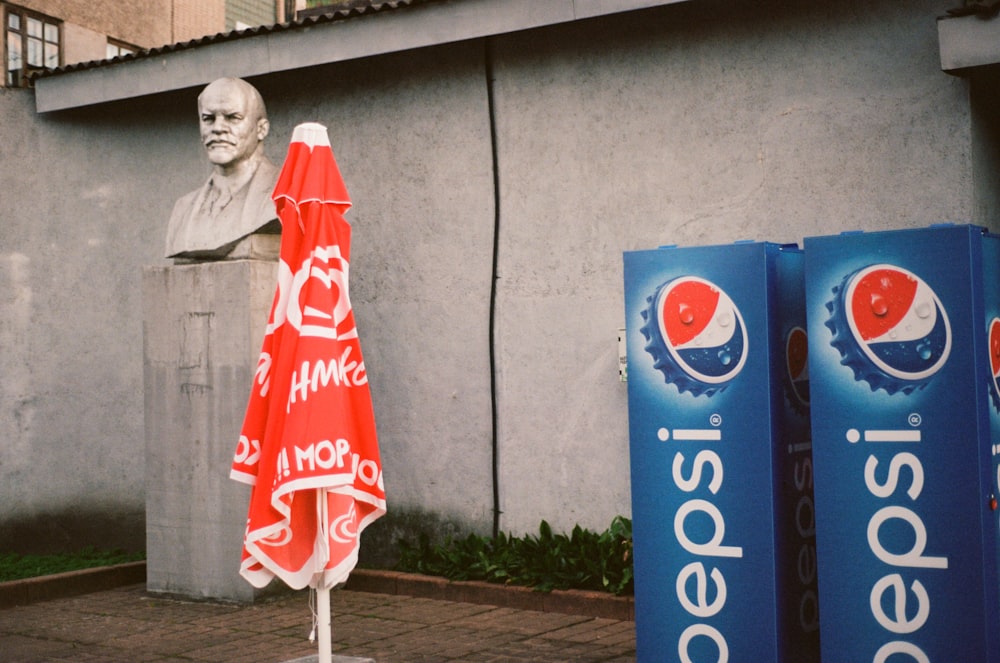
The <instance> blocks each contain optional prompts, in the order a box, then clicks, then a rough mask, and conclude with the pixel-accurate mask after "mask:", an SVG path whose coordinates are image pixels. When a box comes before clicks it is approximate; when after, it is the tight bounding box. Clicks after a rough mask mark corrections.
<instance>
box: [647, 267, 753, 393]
mask: <svg viewBox="0 0 1000 663" xmlns="http://www.w3.org/2000/svg"><path fill="white" fill-rule="evenodd" d="M651 301H652V307H651V313H653V314H654V315H653V316H651V317H653V318H654V320H655V323H656V325H655V326H656V331H657V335H658V336H659V338H660V339H661V340H662V343H663V346H664V348H665V349H666V351H667V355H668V360H669V362H670V363H671V364H673V366H675V367H676V368H677V369H679V373H680V374H682V375H681V376H680V377H681V378H682V379H680V380H672V379H671V375H670V371H669V370H664V369H665V366H663V365H662V364H663V360H664V359H667V358H661V357H657V359H658V364H660V365H658V366H657V367H658V368H660V369H661V370H664V373H665V374H666V375H667V381H668V382H671V381H673V382H674V383H675V384H677V385H678V387H679V388H680V389H681V391H684V390H685V389H689V390H691V391H693V392H694V393H696V394H700V393H709V394H710V393H713V392H715V391H718V390H719V389H720V388H722V386H724V385H725V383H726V382H728V381H729V380H731V379H733V377H735V376H736V375H737V374H739V372H740V370H741V369H742V368H743V365H744V364H745V363H746V357H747V333H746V326H745V325H744V322H743V317H742V316H741V315H740V311H739V309H738V308H737V307H736V305H735V304H734V303H733V300H732V299H730V298H729V295H727V294H726V293H725V292H724V291H723V290H722V289H721V288H719V287H718V286H717V285H715V284H714V283H712V282H710V281H706V280H704V279H701V278H697V277H694V276H685V277H681V278H678V279H674V280H673V281H670V282H668V283H665V284H664V285H662V286H660V288H659V290H658V292H657V294H656V295H655V296H654V297H653V298H651ZM647 349H649V350H650V352H653V354H654V356H656V354H657V352H655V351H654V350H653V349H652V348H650V347H648V346H647ZM684 378H686V380H685V379H684ZM690 380H693V381H696V382H697V383H700V384H701V385H702V386H700V387H697V386H692V385H691V383H690V382H689V381H690Z"/></svg>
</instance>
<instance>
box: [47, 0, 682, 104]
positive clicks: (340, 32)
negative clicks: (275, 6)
mask: <svg viewBox="0 0 1000 663" xmlns="http://www.w3.org/2000/svg"><path fill="white" fill-rule="evenodd" d="M684 1H685V0H544V2H539V1H538V0H502V1H500V2H498V1H497V0H447V1H444V2H430V3H426V4H419V5H414V6H413V7H408V8H401V9H399V10H394V11H383V12H378V13H374V14H371V15H362V16H356V17H352V18H349V19H347V20H341V21H333V22H326V23H315V24H311V25H309V24H305V25H292V26H289V27H288V28H287V29H281V30H262V31H260V32H257V33H254V34H245V33H241V34H231V35H219V37H218V38H216V39H213V40H209V41H208V43H203V44H199V45H197V46H194V47H190V48H183V49H177V50H166V49H164V50H163V51H162V52H154V53H152V54H150V55H149V56H147V57H141V58H136V59H127V60H125V61H115V62H101V63H97V64H96V65H95V66H87V67H82V68H79V69H72V70H66V71H57V72H55V73H52V74H48V75H45V76H42V77H40V78H38V79H37V80H36V81H35V107H36V110H37V111H38V112H39V113H45V112H49V111H57V110H65V109H70V108H79V107H83V106H90V105H94V104H101V103H105V102H109V101H117V100H122V99H132V98H136V97H142V96H146V95H153V94H158V93H163V92H170V91H173V90H182V89H186V88H190V87H195V86H202V85H205V84H207V83H209V82H211V81H213V80H215V79H216V78H219V77H222V76H237V77H241V78H247V77H252V76H260V75H263V74H272V73H277V72H282V71H290V70H294V69H300V68H303V67H311V66H315V65H321V64H329V63H335V62H343V61H347V60H356V59H359V58H366V57H371V56H375V55H381V54H385V53H395V52H399V51H406V50H411V49H416V48H424V47H427V46H435V45H438V44H447V43H452V42H457V41H463V40H466V39H475V38H482V37H489V36H492V35H499V34H506V33H511V32H517V31H521V30H530V29H532V28H540V27H544V26H548V25H556V24H560V23H570V22H573V21H579V20H584V19H588V18H594V17H598V16H604V15H609V14H616V13H620V12H627V11H633V10H637V9H645V8H648V7H655V6H659V5H669V4H674V3H677V2H684Z"/></svg>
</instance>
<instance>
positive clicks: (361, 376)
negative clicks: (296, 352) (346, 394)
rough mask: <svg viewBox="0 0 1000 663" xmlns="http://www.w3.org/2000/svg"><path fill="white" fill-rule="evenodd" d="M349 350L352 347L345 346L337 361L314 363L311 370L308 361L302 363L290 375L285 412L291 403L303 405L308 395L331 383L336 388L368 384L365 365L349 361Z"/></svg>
mask: <svg viewBox="0 0 1000 663" xmlns="http://www.w3.org/2000/svg"><path fill="white" fill-rule="evenodd" d="M351 349H352V346H350V345H348V346H346V347H345V348H344V352H343V353H342V354H341V355H340V358H339V359H337V358H336V357H335V358H333V359H330V360H329V361H325V362H324V361H319V362H316V365H315V366H312V367H311V370H310V364H309V362H308V361H304V362H302V366H301V367H300V368H299V370H298V371H294V372H293V373H292V384H291V389H290V390H289V393H288V406H287V408H286V411H291V408H292V404H293V403H296V402H298V401H302V402H303V403H304V402H305V401H306V400H307V399H308V398H309V394H310V393H316V392H317V391H319V390H320V389H323V388H325V387H327V386H328V385H330V384H331V383H332V384H333V385H334V386H336V387H340V386H343V387H360V386H362V385H365V384H368V375H367V373H366V372H365V363H364V362H363V361H354V360H353V359H351Z"/></svg>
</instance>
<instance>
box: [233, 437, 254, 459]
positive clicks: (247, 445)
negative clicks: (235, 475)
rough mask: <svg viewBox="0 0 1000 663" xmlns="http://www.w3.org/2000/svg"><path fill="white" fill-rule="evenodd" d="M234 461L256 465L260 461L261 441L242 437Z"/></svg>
mask: <svg viewBox="0 0 1000 663" xmlns="http://www.w3.org/2000/svg"><path fill="white" fill-rule="evenodd" d="M233 460H234V461H235V462H237V463H242V464H244V465H256V464H257V461H259V460H260V440H251V439H250V438H248V437H247V436H246V435H240V441H239V443H238V444H237V445H236V455H235V456H234V458H233Z"/></svg>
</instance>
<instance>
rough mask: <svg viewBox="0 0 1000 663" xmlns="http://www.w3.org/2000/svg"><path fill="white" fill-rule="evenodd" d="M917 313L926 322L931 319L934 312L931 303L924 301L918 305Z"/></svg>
mask: <svg viewBox="0 0 1000 663" xmlns="http://www.w3.org/2000/svg"><path fill="white" fill-rule="evenodd" d="M915 311H916V314H917V315H918V316H919V317H921V318H924V319H925V320H926V319H927V318H929V317H931V313H933V312H934V309H933V308H932V307H931V304H930V302H927V301H923V302H920V303H919V304H917V308H916V309H915Z"/></svg>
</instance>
